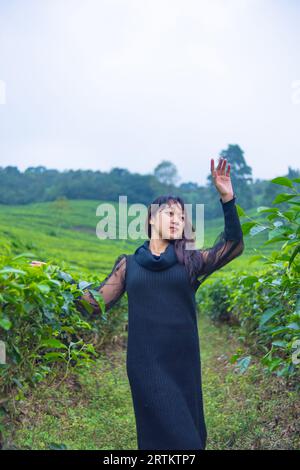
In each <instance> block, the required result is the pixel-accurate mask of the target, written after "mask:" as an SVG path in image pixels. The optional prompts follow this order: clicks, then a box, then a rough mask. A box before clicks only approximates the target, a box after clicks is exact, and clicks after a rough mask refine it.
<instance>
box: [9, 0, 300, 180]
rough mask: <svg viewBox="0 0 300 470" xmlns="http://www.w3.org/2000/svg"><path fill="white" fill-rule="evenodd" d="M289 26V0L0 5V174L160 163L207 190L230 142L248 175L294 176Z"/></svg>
mask: <svg viewBox="0 0 300 470" xmlns="http://www.w3.org/2000/svg"><path fill="white" fill-rule="evenodd" d="M299 20H300V2H299V1H298V0H288V1H287V0H180V1H178V0H84V1H83V0H42V1H41V0H26V1H24V0H10V1H9V2H8V1H6V2H5V1H4V0H2V1H1V0H0V80H1V82H0V102H1V97H2V104H1V105H0V165H1V166H6V165H15V166H18V167H19V168H20V169H21V170H24V169H25V168H27V167H28V166H37V165H44V166H46V167H47V168H58V169H60V170H62V169H67V168H73V169H78V168H81V169H94V170H102V171H108V170H109V169H110V168H112V167H114V166H119V167H125V168H128V169H129V170H130V171H133V172H139V173H148V172H152V171H153V169H154V168H155V166H156V165H157V164H158V163H160V162H161V161H162V160H163V159H167V160H171V161H173V162H174V163H175V165H176V166H177V168H178V171H179V174H180V176H181V181H180V182H183V181H194V182H197V183H199V184H205V181H206V176H207V175H208V174H209V171H210V158H212V157H213V158H216V159H217V157H218V155H219V152H220V151H221V150H222V149H225V148H226V147H227V145H228V144H238V145H240V146H241V148H242V149H243V150H244V152H245V158H246V161H247V163H248V164H249V165H250V166H251V167H252V168H253V176H254V178H267V179H270V178H273V177H275V176H279V175H281V174H284V173H286V172H287V170H288V165H289V166H292V167H293V168H299V167H300V165H299V160H300V158H299V157H300V139H299V135H300V132H299V130H300V60H299V59H300V54H299V44H300V28H299V24H300V21H299ZM293 87H294V88H293Z"/></svg>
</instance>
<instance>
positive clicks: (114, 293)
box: [76, 254, 127, 313]
mask: <svg viewBox="0 0 300 470" xmlns="http://www.w3.org/2000/svg"><path fill="white" fill-rule="evenodd" d="M126 261H127V257H126V255H125V254H122V255H120V256H118V258H117V259H116V261H115V264H114V266H113V268H112V270H111V272H110V273H109V274H108V275H107V276H106V278H105V279H104V280H103V281H102V282H101V283H100V284H99V285H97V286H96V287H95V288H94V290H97V291H98V292H99V294H101V296H102V298H103V300H104V303H105V312H107V311H108V310H110V309H111V308H112V307H113V306H114V305H115V304H116V303H117V301H118V300H119V299H120V298H121V297H122V295H123V294H124V293H125V291H126V286H125V279H126V277H125V276H126ZM80 299H84V300H86V301H87V302H89V304H90V305H91V306H92V307H93V311H94V313H101V309H100V307H99V305H98V304H97V302H96V300H95V298H94V296H93V294H92V293H91V292H90V290H89V289H87V290H86V291H85V293H84V295H82V296H80V297H78V298H77V299H76V300H77V301H79V302H80ZM76 304H77V306H79V303H78V302H76Z"/></svg>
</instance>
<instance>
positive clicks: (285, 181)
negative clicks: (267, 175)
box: [270, 176, 293, 188]
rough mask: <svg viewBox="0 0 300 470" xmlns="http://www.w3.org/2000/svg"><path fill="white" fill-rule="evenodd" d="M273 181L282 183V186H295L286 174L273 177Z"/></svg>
mask: <svg viewBox="0 0 300 470" xmlns="http://www.w3.org/2000/svg"><path fill="white" fill-rule="evenodd" d="M270 182H271V183H275V184H280V185H281V186H288V187H289V188H292V187H293V183H292V182H291V180H290V179H289V178H286V177H285V176H279V177H278V178H273V179H272V180H270Z"/></svg>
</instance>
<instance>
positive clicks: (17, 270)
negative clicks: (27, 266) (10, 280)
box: [0, 267, 27, 274]
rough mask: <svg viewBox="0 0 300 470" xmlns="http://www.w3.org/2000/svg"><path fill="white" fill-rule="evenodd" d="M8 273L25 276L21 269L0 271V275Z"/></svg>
mask: <svg viewBox="0 0 300 470" xmlns="http://www.w3.org/2000/svg"><path fill="white" fill-rule="evenodd" d="M10 273H14V274H27V273H26V271H23V270H22V269H15V268H10V267H8V268H3V269H1V270H0V274H10Z"/></svg>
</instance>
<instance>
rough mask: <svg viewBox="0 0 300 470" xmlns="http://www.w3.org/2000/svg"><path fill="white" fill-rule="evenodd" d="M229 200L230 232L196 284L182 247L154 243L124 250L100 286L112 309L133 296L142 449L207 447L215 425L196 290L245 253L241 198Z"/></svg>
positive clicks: (130, 362)
mask: <svg viewBox="0 0 300 470" xmlns="http://www.w3.org/2000/svg"><path fill="white" fill-rule="evenodd" d="M220 202H221V204H222V208H223V212H224V219H225V229H224V232H222V233H221V235H220V236H219V240H218V241H216V242H215V244H214V245H213V247H212V248H209V249H206V250H200V251H201V252H202V254H203V259H204V260H205V264H204V267H203V270H202V271H201V272H199V276H198V280H197V281H196V282H195V283H194V284H191V283H190V280H189V277H188V275H187V271H186V268H185V266H184V265H183V264H180V263H179V262H178V259H177V256H176V252H175V248H174V244H173V243H172V242H171V240H170V243H169V244H168V246H167V248H166V250H165V251H164V252H163V253H162V254H161V255H160V256H156V255H154V254H152V252H151V251H150V249H149V240H147V241H145V242H144V243H143V244H142V245H140V246H139V247H138V248H137V249H136V250H135V252H134V253H133V254H122V255H120V256H119V257H118V259H117V260H116V262H115V265H114V268H113V269H112V271H111V273H110V274H109V275H108V276H107V278H106V279H105V280H104V281H103V282H102V283H101V284H100V286H98V289H99V292H100V293H102V295H103V298H104V300H105V304H106V308H107V309H109V308H111V307H112V306H113V305H115V304H116V302H117V300H118V299H120V297H121V296H122V294H123V293H124V292H125V291H126V292H127V297H128V343H127V359H126V368H127V376H128V380H129V384H130V388H131V394H132V402H133V408H134V413H135V421H136V432H137V445H138V449H146V450H156V449H157V450H160V449H166V450H172V449H173V450H175V449H179V450H180V449H182V450H186V449H190V450H198V449H199V450H200V449H202V450H203V449H205V447H206V441H207V429H206V424H205V418H204V406H203V405H204V404H203V396H202V382H201V358H200V343H199V334H198V327H197V308H196V302H195V292H196V290H197V289H198V287H199V285H200V284H201V283H202V282H203V280H204V279H205V278H206V277H207V276H208V275H210V274H211V273H212V272H214V271H215V270H217V269H219V268H220V267H222V266H224V265H225V264H227V263H228V262H229V261H230V260H232V259H234V258H235V257H237V256H239V255H240V254H241V252H242V251H243V248H244V245H243V234H242V230H241V225H240V221H239V217H238V214H237V210H236V206H235V197H234V198H233V199H231V200H230V201H228V202H226V203H223V202H222V200H221V199H220Z"/></svg>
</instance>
